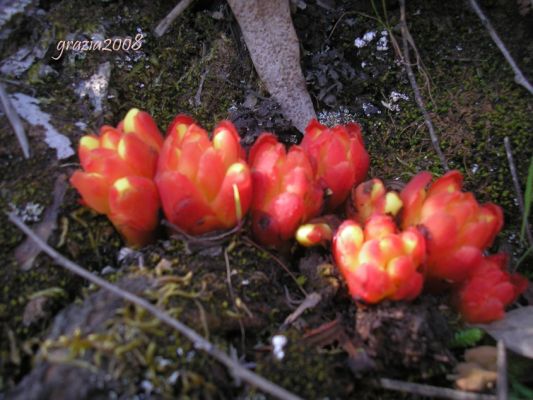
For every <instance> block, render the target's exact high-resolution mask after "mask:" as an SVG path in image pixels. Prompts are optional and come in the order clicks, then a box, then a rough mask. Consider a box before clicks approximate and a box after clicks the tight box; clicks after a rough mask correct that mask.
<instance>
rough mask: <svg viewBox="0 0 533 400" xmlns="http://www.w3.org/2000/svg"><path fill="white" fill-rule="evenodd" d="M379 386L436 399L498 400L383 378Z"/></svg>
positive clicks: (494, 397)
mask: <svg viewBox="0 0 533 400" xmlns="http://www.w3.org/2000/svg"><path fill="white" fill-rule="evenodd" d="M379 385H380V386H381V387H382V388H384V389H389V390H396V391H398V392H404V393H412V394H416V395H419V396H427V397H434V398H440V399H451V400H496V396H492V395H488V394H477V393H468V392H462V391H460V390H454V389H448V388H441V387H438V386H430V385H422V384H420V383H411V382H404V381H397V380H395V379H387V378H381V379H380V380H379Z"/></svg>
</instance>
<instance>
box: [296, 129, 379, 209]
mask: <svg viewBox="0 0 533 400" xmlns="http://www.w3.org/2000/svg"><path fill="white" fill-rule="evenodd" d="M301 146H302V148H303V149H304V151H305V152H306V153H307V155H308V156H309V159H310V161H311V165H312V167H313V171H314V173H315V176H316V179H317V180H318V182H319V183H320V185H321V186H322V188H323V189H324V190H326V193H327V194H328V196H327V197H326V201H325V208H326V210H334V209H335V208H337V207H338V206H339V205H340V204H342V202H344V200H346V198H347V197H348V194H349V193H350V190H351V188H352V186H353V185H356V184H358V183H360V182H362V181H363V179H364V178H365V176H366V174H367V171H368V165H369V162H370V160H369V157H368V153H367V152H366V150H365V146H364V143H363V138H362V135H361V127H360V126H359V125H358V124H355V123H350V124H347V125H338V126H335V127H333V128H327V127H325V126H324V125H321V124H320V123H319V122H318V121H317V120H312V121H311V122H310V123H309V125H308V126H307V128H306V129H305V135H304V138H303V140H302V143H301Z"/></svg>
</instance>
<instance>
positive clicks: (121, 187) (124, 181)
mask: <svg viewBox="0 0 533 400" xmlns="http://www.w3.org/2000/svg"><path fill="white" fill-rule="evenodd" d="M113 187H114V188H115V189H116V190H117V192H118V193H119V194H120V195H122V194H123V193H124V192H126V191H128V190H130V189H131V183H130V181H129V180H128V178H120V179H117V180H116V181H115V183H114V184H113Z"/></svg>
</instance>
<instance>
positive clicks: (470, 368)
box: [455, 362, 498, 392]
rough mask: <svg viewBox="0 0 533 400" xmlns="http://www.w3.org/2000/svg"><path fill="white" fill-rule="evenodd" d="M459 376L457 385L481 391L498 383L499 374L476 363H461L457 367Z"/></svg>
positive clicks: (463, 388)
mask: <svg viewBox="0 0 533 400" xmlns="http://www.w3.org/2000/svg"><path fill="white" fill-rule="evenodd" d="M456 372H457V374H458V376H457V377H456V381H455V385H456V386H457V387H458V388H459V389H461V390H467V391H469V392H481V391H484V390H486V389H490V388H493V387H494V386H495V385H496V380H497V379H498V374H497V373H496V372H494V371H487V370H485V369H483V368H481V367H480V366H479V365H478V364H476V363H468V362H466V363H459V364H458V365H457V367H456Z"/></svg>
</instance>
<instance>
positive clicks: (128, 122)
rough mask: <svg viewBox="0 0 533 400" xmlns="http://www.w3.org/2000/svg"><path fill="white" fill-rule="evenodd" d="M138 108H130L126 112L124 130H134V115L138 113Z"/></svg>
mask: <svg viewBox="0 0 533 400" xmlns="http://www.w3.org/2000/svg"><path fill="white" fill-rule="evenodd" d="M139 112H140V111H139V109H138V108H132V109H131V110H129V111H128V113H127V114H126V117H125V118H124V132H134V131H135V117H136V116H137V114H138V113H139Z"/></svg>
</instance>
